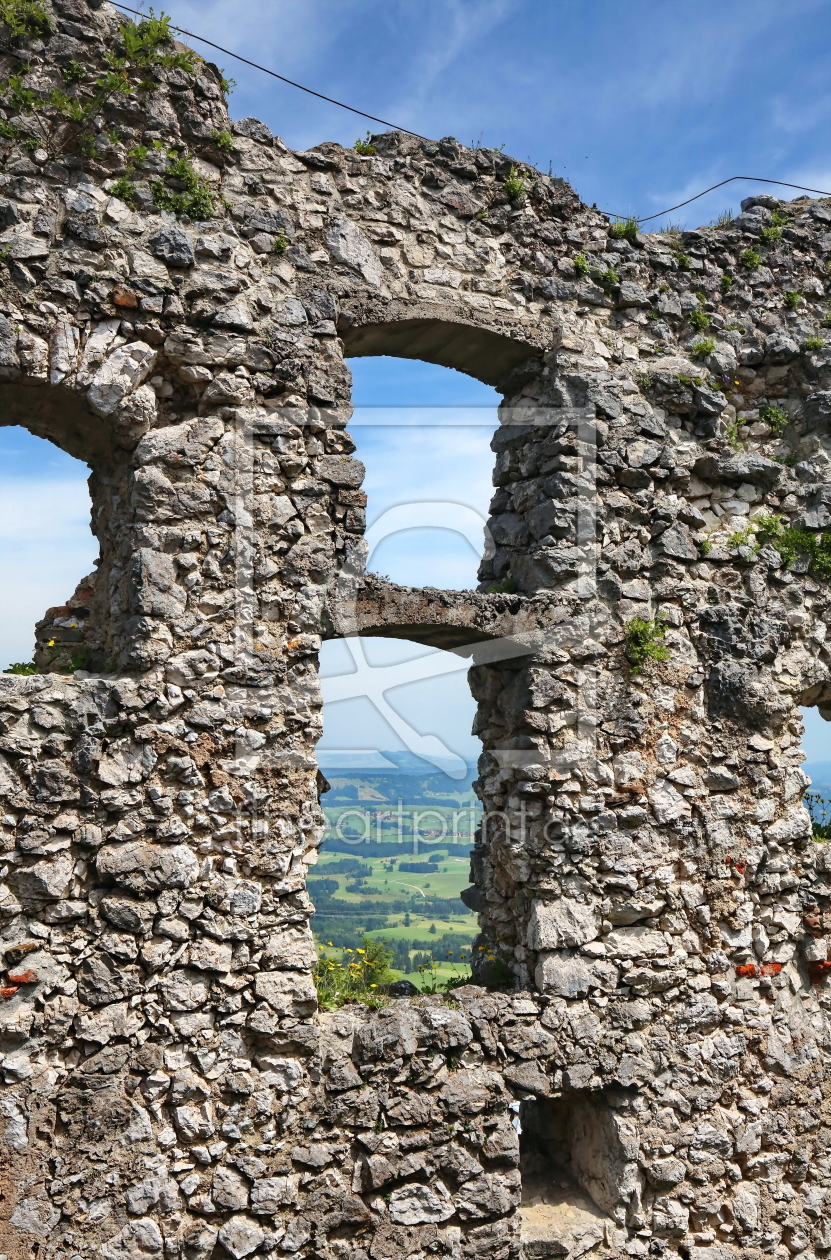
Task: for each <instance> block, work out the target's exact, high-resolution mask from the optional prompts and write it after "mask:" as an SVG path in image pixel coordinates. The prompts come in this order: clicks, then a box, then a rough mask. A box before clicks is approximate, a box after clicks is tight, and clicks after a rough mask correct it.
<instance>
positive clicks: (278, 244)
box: [271, 232, 289, 256]
mask: <svg viewBox="0 0 831 1260" xmlns="http://www.w3.org/2000/svg"><path fill="white" fill-rule="evenodd" d="M288 247H289V243H288V241H287V239H286V237H285V236H284V235H283V233H282V232H281V233H280V235H279V236H278V237H277V238H276V240H275V241H274V244H273V245H272V246H271V252H272V254H277V255H278V256H279V255H280V254H285V252H286V250H287V249H288Z"/></svg>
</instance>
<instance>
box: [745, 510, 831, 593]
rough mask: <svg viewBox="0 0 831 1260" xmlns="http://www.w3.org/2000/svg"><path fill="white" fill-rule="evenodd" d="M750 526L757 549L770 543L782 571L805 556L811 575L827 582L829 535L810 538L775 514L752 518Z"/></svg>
mask: <svg viewBox="0 0 831 1260" xmlns="http://www.w3.org/2000/svg"><path fill="white" fill-rule="evenodd" d="M751 523H752V525H753V529H754V532H755V534H756V538H757V541H758V543H759V545H760V546H761V545H762V544H764V543H770V545H771V546H772V547H774V548H775V549H776V551H778V552H779V555H780V556H781V557H782V563H783V564H784V566H785V568H786V569H790V567H791V566H792V565H793V564H795V563H796V561H797V560H799V559H801V558H802V557H803V556H806V557H807V558H808V562H809V572H810V573H811V575H812V576H813V577H818V578H821V579H822V581H824V582H831V534H814V533H811V531H810V530H807V529H797V528H795V527H794V526H792V525H785V522H784V521H783V520H782V518H781V516H777V515H775V514H771V515H759V516H756V517H754V518H753V521H752V522H751Z"/></svg>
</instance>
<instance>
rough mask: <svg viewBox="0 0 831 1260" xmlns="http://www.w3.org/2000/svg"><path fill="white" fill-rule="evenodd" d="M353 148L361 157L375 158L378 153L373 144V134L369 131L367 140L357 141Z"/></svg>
mask: <svg viewBox="0 0 831 1260" xmlns="http://www.w3.org/2000/svg"><path fill="white" fill-rule="evenodd" d="M352 147H353V149H354V150H355V152H356V153H357V154H358V155H359V156H360V157H375V154H376V153H377V152H378V150H377V149H376V147H375V145H374V144H373V143H372V134H371V133H370V132H369V131H368V132H367V133H366V139H365V140H356V141H355V143H354V145H353V146H352Z"/></svg>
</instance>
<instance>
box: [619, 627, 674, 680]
mask: <svg viewBox="0 0 831 1260" xmlns="http://www.w3.org/2000/svg"><path fill="white" fill-rule="evenodd" d="M666 632H667V623H666V622H665V621H650V620H648V619H647V618H646V617H633V618H632V619H631V621H627V623H626V627H625V630H624V634H625V642H626V646H625V649H624V650H625V652H626V658H627V660H628V661H629V667H630V668H629V672H630V674H639V673H640V672H641V670H642V669H643V667H644V665H645V664H646V662H647V661H668V660H669V658H670V650H669V648H668V647H667V645H666V644H665V643H663V642H662V640H663V638H664V635H665V634H666Z"/></svg>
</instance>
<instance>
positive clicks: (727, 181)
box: [604, 175, 831, 223]
mask: <svg viewBox="0 0 831 1260" xmlns="http://www.w3.org/2000/svg"><path fill="white" fill-rule="evenodd" d="M734 179H749V180H751V181H752V182H753V183H755V184H779V186H780V187H781V188H796V189H798V190H799V192H812V193H819V195H820V196H821V197H831V193H829V192H823V190H822V189H821V188H806V187H805V185H804V184H788V183H786V182H785V180H784V179H761V178H759V177H757V176H756V175H731V176H730V178H729V179H723V180H722V181H721V183H720V184H713V185H712V187H711V188H705V189H704V192H700V193H696V194H695V196H694V197H689V198H688V199H687V200H686V201H679V202H678V205H677V206H670V207H669V209H668V210H659V211H658V213H657V214H647V215H644V217H643V218H642V219H635V220H634V222H635V223H649V221H650V220H651V219H660V218H661V217H662V216H663V215H665V214H672V212H673V210H680V209H681V207H682V206H688V205H690V203H691V202H693V201H698V199H699V197H706V195H707V193H710V192H713V191H714V190H715V189H716V188H723V187H724V185H725V184H732V183H733V180H734ZM604 213H605V214H610V215H611V216H612V218H613V219H629V220H630V221H631V219H632V216H631V215H628V214H615V212H614V210H606V211H604Z"/></svg>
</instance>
